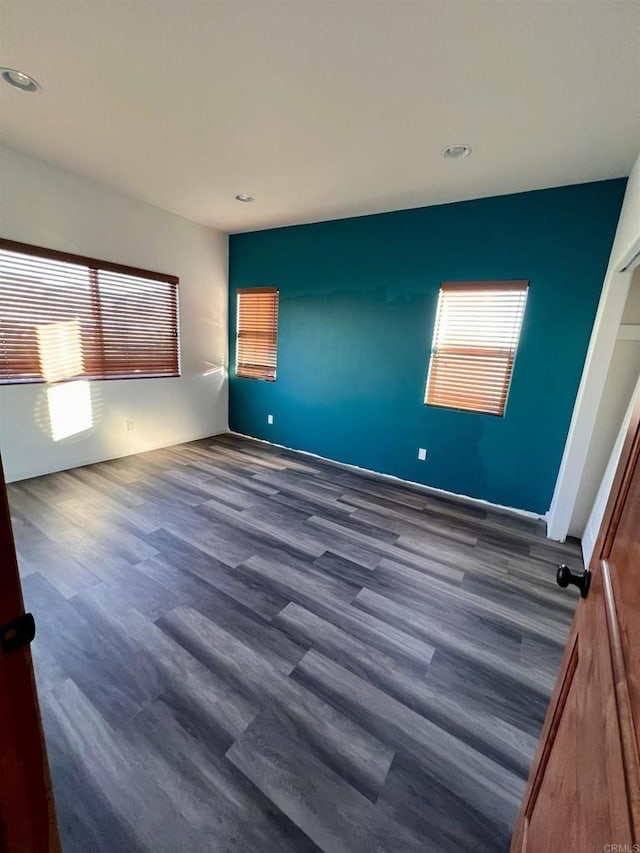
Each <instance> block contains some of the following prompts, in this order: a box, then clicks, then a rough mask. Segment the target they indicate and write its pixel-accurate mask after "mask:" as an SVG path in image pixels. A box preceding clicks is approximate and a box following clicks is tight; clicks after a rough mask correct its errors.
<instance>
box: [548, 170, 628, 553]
mask: <svg viewBox="0 0 640 853" xmlns="http://www.w3.org/2000/svg"><path fill="white" fill-rule="evenodd" d="M634 248H640V157H639V158H638V159H637V160H636V163H635V165H634V167H633V169H632V171H631V175H630V176H629V181H628V183H627V189H626V192H625V197H624V203H623V205H622V210H621V212H620V219H619V221H618V227H617V230H616V236H615V239H614V242H613V247H612V250H611V257H610V259H609V266H608V268H607V272H606V275H605V280H604V284H603V287H602V294H601V296H600V302H599V304H598V311H597V314H596V318H595V322H594V325H593V331H592V333H591V340H590V342H589V349H588V351H587V356H586V360H585V366H584V370H583V372H582V378H581V380H580V387H579V389H578V395H577V397H576V402H575V405H574V408H573V415H572V418H571V425H570V427H569V433H568V436H567V441H566V444H565V449H564V453H563V456H562V462H561V464H560V471H559V473H558V479H557V481H556V486H555V490H554V494H553V499H552V501H551V508H550V509H549V512H548V515H547V535H548V536H549V537H550V538H551V539H558V540H564V539H565V538H566V536H567V533H568V532H569V527H570V523H571V519H572V516H573V514H574V510H575V508H576V502H577V500H578V493H579V489H580V483H581V481H582V477H583V472H584V469H585V464H586V462H587V457H588V454H589V446H590V444H591V439H592V436H593V432H594V429H595V426H596V421H597V417H598V410H599V407H600V401H601V399H602V395H603V393H604V390H605V385H606V381H607V375H608V373H609V368H610V365H611V360H612V358H613V353H614V350H615V347H616V341H617V339H618V332H619V327H620V323H621V320H622V314H623V311H624V307H625V303H626V300H627V294H628V292H629V285H630V283H631V273H630V272H619V270H620V268H621V267H622V266H623V264H624V262H625V261H627V260H628V259H629V255H630V254H631V252H632V251H633V250H634ZM614 435H615V433H614ZM611 443H613V439H611ZM601 476H602V469H600V470H599V471H598V472H597V474H596V475H595V482H598V481H599V479H600V477H601Z"/></svg>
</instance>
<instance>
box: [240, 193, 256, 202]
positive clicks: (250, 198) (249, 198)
mask: <svg viewBox="0 0 640 853" xmlns="http://www.w3.org/2000/svg"><path fill="white" fill-rule="evenodd" d="M236 201H244V202H245V203H246V202H249V201H255V198H254V197H253V196H252V195H247V194H246V193H238V195H237V196H236Z"/></svg>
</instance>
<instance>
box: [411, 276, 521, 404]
mask: <svg viewBox="0 0 640 853" xmlns="http://www.w3.org/2000/svg"><path fill="white" fill-rule="evenodd" d="M528 286H529V283H528V282H527V281H486V282H485V281H481V282H475V281H474V282H449V283H447V284H443V285H442V287H441V288H440V296H439V299H438V311H437V315H436V325H435V331H434V334H433V345H432V348H431V360H430V363H429V376H428V379H427V391H426V395H425V400H424V401H425V403H427V404H428V405H430V406H444V407H446V408H449V409H463V410H465V411H468V412H484V413H485V414H489V415H504V408H505V405H506V402H507V394H508V393H509V383H510V381H511V373H512V371H513V362H514V359H515V355H516V349H517V348H518V338H519V337H520V327H521V326H522V318H523V315H524V307H525V303H526V300H527V289H528Z"/></svg>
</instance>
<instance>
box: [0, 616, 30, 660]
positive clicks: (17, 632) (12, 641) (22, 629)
mask: <svg viewBox="0 0 640 853" xmlns="http://www.w3.org/2000/svg"><path fill="white" fill-rule="evenodd" d="M35 635H36V620H35V619H34V618H33V614H32V613H23V614H22V616H18V618H17V619H14V620H13V622H6V623H5V624H4V625H0V651H1V652H2V654H3V655H10V654H11V652H17V651H18V649H21V648H22V647H23V646H27V645H29V643H30V642H31V641H32V640H33V638H34V637H35Z"/></svg>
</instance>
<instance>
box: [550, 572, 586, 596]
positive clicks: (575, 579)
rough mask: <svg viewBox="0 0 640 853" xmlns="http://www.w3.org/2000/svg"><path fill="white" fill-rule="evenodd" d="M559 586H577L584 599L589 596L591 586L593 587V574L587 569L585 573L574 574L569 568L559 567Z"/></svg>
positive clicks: (557, 575) (557, 576) (557, 577)
mask: <svg viewBox="0 0 640 853" xmlns="http://www.w3.org/2000/svg"><path fill="white" fill-rule="evenodd" d="M556 580H557V581H558V586H562V587H567V586H569V584H573V585H574V586H577V587H578V589H579V590H580V595H581V596H582V598H586V597H587V596H588V595H589V586H590V585H591V572H590V571H589V569H585V570H584V572H572V571H571V569H570V568H569V566H558V572H557V574H556Z"/></svg>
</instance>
